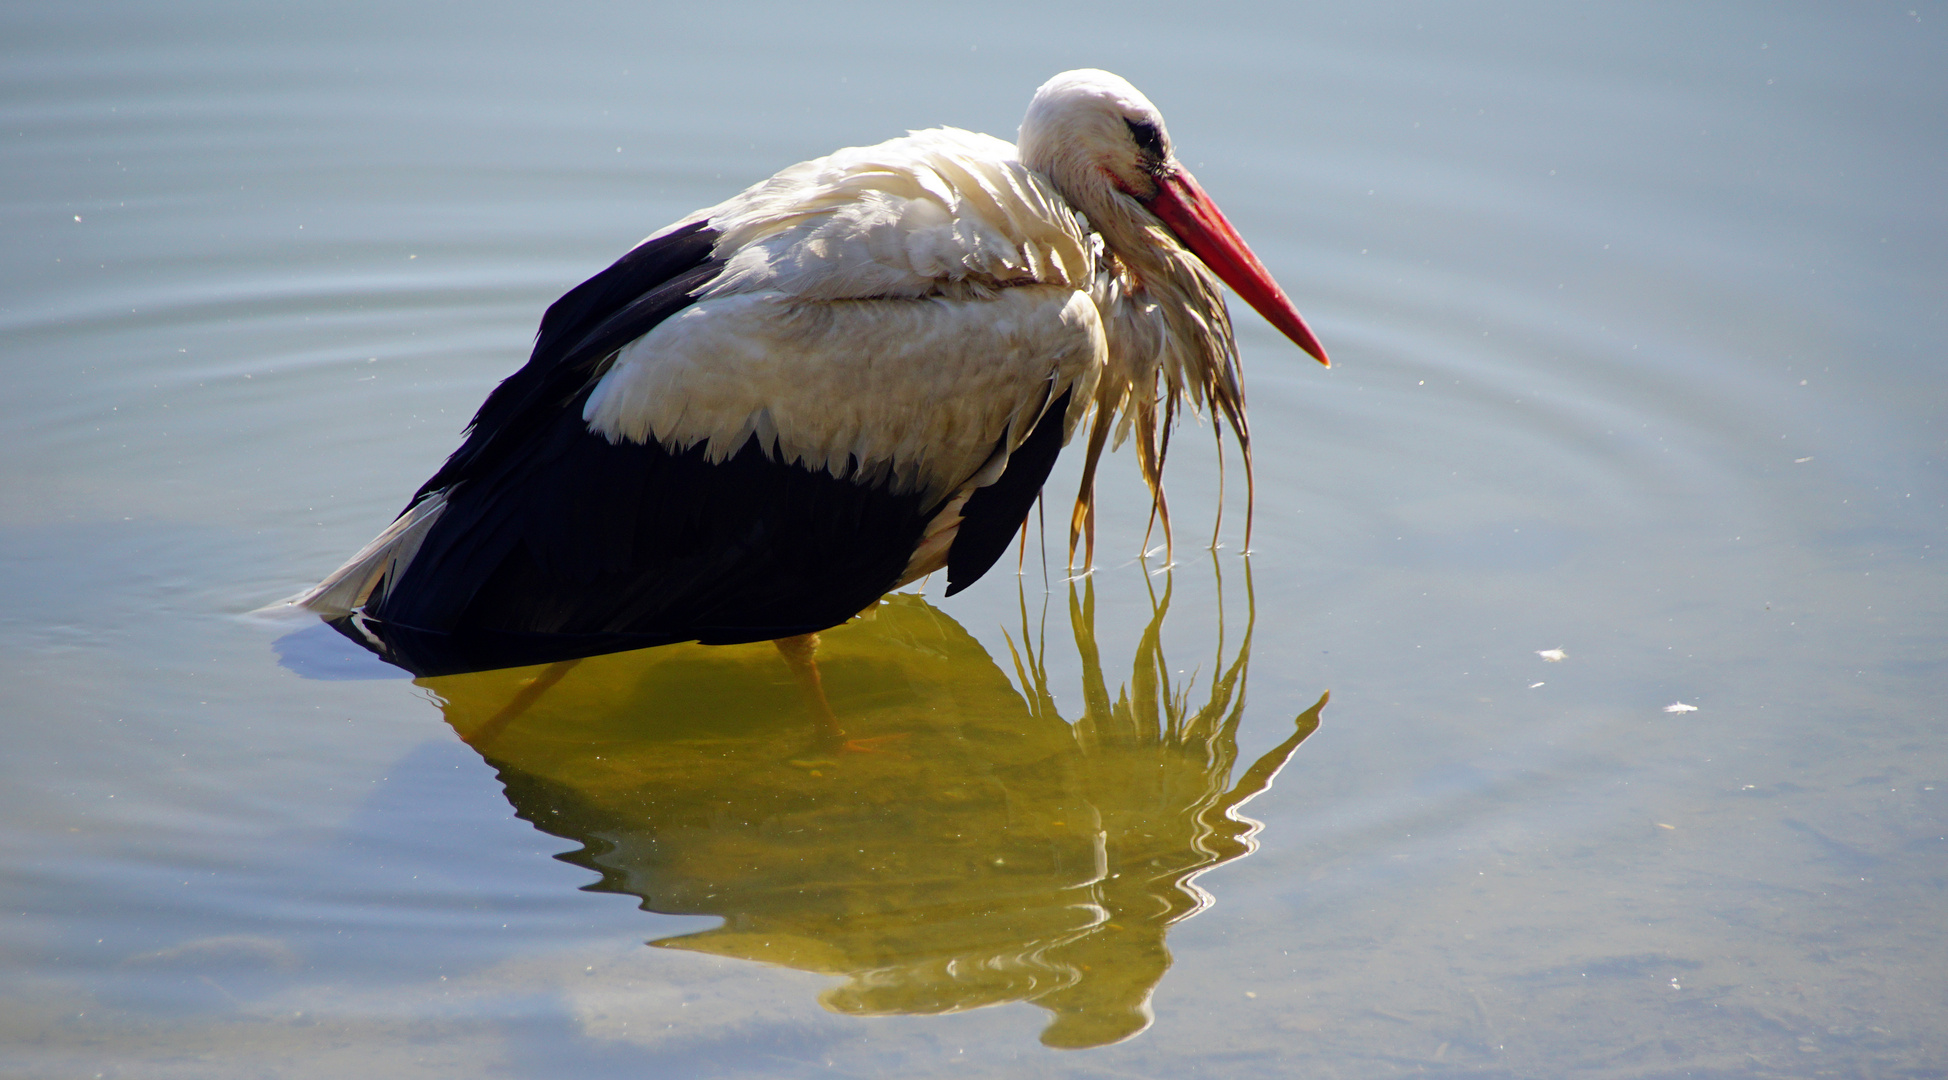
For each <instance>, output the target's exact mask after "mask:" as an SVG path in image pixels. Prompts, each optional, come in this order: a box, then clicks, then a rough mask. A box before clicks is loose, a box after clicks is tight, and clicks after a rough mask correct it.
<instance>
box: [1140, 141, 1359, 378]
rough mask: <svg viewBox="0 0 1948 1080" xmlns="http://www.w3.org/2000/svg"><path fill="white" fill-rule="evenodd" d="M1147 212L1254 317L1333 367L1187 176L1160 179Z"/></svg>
mask: <svg viewBox="0 0 1948 1080" xmlns="http://www.w3.org/2000/svg"><path fill="white" fill-rule="evenodd" d="M1149 206H1150V212H1151V213H1153V214H1155V215H1157V217H1159V218H1161V219H1162V220H1163V223H1164V225H1165V226H1167V227H1168V228H1169V229H1170V231H1171V232H1173V233H1176V234H1177V239H1179V240H1182V241H1183V242H1184V246H1185V247H1187V248H1189V249H1190V250H1191V254H1193V255H1196V256H1197V257H1198V258H1200V259H1202V260H1204V265H1205V266H1208V267H1210V268H1211V271H1212V272H1213V273H1215V274H1217V276H1218V277H1219V278H1222V279H1223V281H1224V283H1225V284H1226V285H1229V286H1231V288H1232V289H1233V290H1234V291H1236V292H1237V294H1238V295H1239V296H1240V297H1242V298H1243V299H1244V302H1245V303H1247V304H1250V305H1251V306H1252V307H1254V308H1256V309H1257V311H1258V314H1260V315H1263V316H1264V317H1265V320H1266V321H1267V322H1269V323H1271V324H1272V325H1273V326H1276V327H1278V329H1279V332H1280V333H1283V334H1284V335H1285V336H1286V337H1289V338H1291V339H1292V341H1293V343H1294V344H1296V345H1298V347H1299V348H1301V349H1304V350H1305V351H1306V352H1307V353H1309V354H1311V356H1312V358H1313V359H1315V360H1317V361H1319V362H1320V363H1322V364H1324V365H1326V366H1327V367H1331V366H1332V361H1331V360H1328V359H1326V350H1325V347H1324V346H1322V345H1320V344H1319V339H1318V338H1316V337H1314V336H1312V328H1311V327H1309V326H1307V325H1306V324H1305V320H1304V319H1302V318H1300V317H1299V309H1298V308H1296V307H1293V306H1292V301H1291V300H1290V299H1289V298H1287V297H1286V295H1285V290H1284V289H1281V288H1279V287H1278V282H1276V281H1273V280H1272V275H1271V272H1270V271H1268V270H1266V269H1265V264H1264V263H1261V262H1259V261H1258V256H1256V255H1253V254H1252V253H1251V249H1250V248H1249V247H1246V246H1245V240H1244V237H1242V236H1239V235H1238V230H1236V229H1234V228H1232V227H1231V223H1230V222H1229V221H1226V220H1224V215H1223V214H1221V213H1219V212H1218V208H1217V204H1216V203H1214V202H1212V201H1211V197H1210V196H1209V195H1206V194H1204V189H1203V188H1202V187H1199V186H1198V184H1197V181H1196V180H1195V179H1193V178H1192V177H1191V175H1190V173H1188V172H1186V171H1184V170H1183V169H1182V168H1178V169H1177V170H1176V171H1175V172H1173V173H1170V174H1168V175H1166V176H1163V177H1161V178H1160V179H1159V180H1158V182H1157V194H1156V197H1155V198H1153V199H1152V200H1150V203H1149Z"/></svg>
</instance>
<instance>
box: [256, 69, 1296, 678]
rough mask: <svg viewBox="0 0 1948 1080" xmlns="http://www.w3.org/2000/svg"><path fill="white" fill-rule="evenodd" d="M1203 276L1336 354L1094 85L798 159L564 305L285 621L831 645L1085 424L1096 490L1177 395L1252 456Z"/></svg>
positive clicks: (1138, 99) (470, 656)
mask: <svg viewBox="0 0 1948 1080" xmlns="http://www.w3.org/2000/svg"><path fill="white" fill-rule="evenodd" d="M1096 143H1103V144H1105V145H1104V146H1102V147H1100V148H1098V149H1097V150H1095V151H1093V152H1092V151H1091V147H1092V146H1093V145H1094V144H1096ZM1146 185H1147V186H1146ZM1207 207H1208V212H1207V213H1205V217H1204V218H1203V219H1202V220H1200V219H1199V218H1198V216H1197V215H1198V214H1199V213H1202V212H1205V211H1206V208H1207ZM1173 217H1176V218H1178V219H1179V220H1178V221H1176V222H1173V221H1172V220H1171V219H1172V218H1173ZM1213 222H1214V223H1215V224H1213ZM1186 233H1189V234H1191V235H1190V236H1188V237H1186V236H1185V235H1184V234H1186ZM1213 238H1215V239H1213ZM1200 243H1203V244H1204V245H1205V246H1206V247H1207V248H1209V249H1210V250H1207V251H1199V250H1198V245H1199V244H1200ZM1186 244H1189V247H1188V248H1187V247H1186ZM1194 252H1195V254H1193V253H1194ZM1212 252H1217V253H1218V254H1216V255H1213V254H1212ZM1200 256H1201V258H1200ZM1227 258H1228V259H1230V262H1229V263H1226V262H1225V259H1227ZM1206 264H1209V265H1210V268H1209V269H1207V266H1206ZM1240 267H1242V269H1240ZM1211 270H1216V271H1217V272H1218V273H1221V274H1223V275H1224V277H1225V278H1226V280H1230V281H1232V283H1233V285H1234V287H1239V288H1240V290H1241V293H1242V294H1243V295H1244V296H1245V298H1246V299H1247V300H1249V301H1251V302H1252V303H1253V305H1254V306H1256V307H1259V308H1260V310H1261V311H1266V313H1267V314H1268V316H1271V317H1273V321H1274V323H1275V324H1279V325H1280V326H1281V329H1285V330H1286V331H1287V333H1288V334H1289V335H1291V336H1293V337H1294V339H1295V340H1298V341H1299V342H1300V344H1301V345H1302V346H1304V347H1306V348H1307V349H1308V351H1310V352H1312V353H1313V354H1314V355H1315V356H1318V357H1319V358H1320V359H1321V360H1322V361H1323V360H1324V354H1323V352H1321V351H1320V350H1319V348H1318V345H1317V343H1316V341H1314V340H1313V339H1312V338H1311V334H1310V331H1307V330H1305V328H1304V324H1303V322H1301V321H1300V320H1299V318H1298V313H1297V312H1296V311H1295V310H1293V309H1292V308H1291V304H1290V303H1289V301H1286V300H1285V299H1284V297H1283V294H1282V293H1279V292H1278V291H1277V286H1276V285H1275V284H1272V283H1271V279H1270V277H1269V275H1267V274H1265V272H1264V270H1263V268H1262V267H1261V266H1258V265H1257V262H1256V260H1255V259H1253V258H1252V257H1251V255H1250V252H1249V251H1248V250H1247V249H1245V247H1244V244H1243V241H1241V240H1238V239H1237V237H1236V234H1235V233H1234V232H1231V231H1230V228H1229V226H1228V225H1226V224H1224V223H1223V219H1222V217H1221V216H1218V215H1217V213H1216V210H1215V208H1214V207H1209V206H1208V200H1206V199H1204V198H1203V196H1202V192H1201V191H1199V190H1198V189H1197V188H1196V185H1195V183H1194V182H1193V181H1191V180H1190V179H1189V176H1188V174H1187V173H1184V172H1183V171H1182V169H1181V166H1179V165H1177V163H1176V162H1175V160H1174V159H1173V158H1171V156H1170V154H1169V148H1168V142H1167V137H1166V136H1164V134H1163V128H1162V121H1161V118H1160V117H1158V116H1157V115H1156V110H1155V108H1154V107H1153V106H1151V105H1150V104H1149V103H1148V101H1146V100H1144V99H1143V98H1142V96H1141V95H1140V94H1137V93H1136V91H1135V90H1134V89H1133V88H1131V87H1129V85H1128V84H1127V83H1124V82H1123V81H1122V80H1120V79H1117V78H1116V77H1115V76H1113V75H1108V74H1107V73H1103V72H1071V73H1068V74H1067V75H1063V76H1058V77H1057V78H1056V79H1055V80H1052V81H1051V82H1050V83H1049V84H1047V85H1046V86H1044V87H1043V88H1042V90H1041V91H1040V92H1039V93H1038V94H1037V96H1036V99H1035V102H1034V103H1033V104H1032V105H1031V107H1030V110H1029V114H1028V117H1027V119H1026V120H1025V121H1024V123H1023V127H1022V150H1021V152H1020V153H1019V154H1018V153H1017V151H1016V148H1015V147H1014V146H1011V145H1009V144H1008V143H1006V142H1003V141H1001V140H998V139H994V138H991V137H989V136H984V135H976V134H972V133H969V132H965V131H959V130H955V129H947V128H943V129H935V130H930V131H922V132H915V133H913V134H911V135H909V136H907V137H905V138H901V139H894V140H892V141H890V142H886V143H881V144H879V145H877V146H870V147H861V148H853V149H847V150H841V151H839V152H837V153H835V154H832V155H830V156H828V157H824V158H819V159H817V160H814V161H809V162H805V163H803V164H800V165H796V166H793V167H791V168H789V169H786V170H784V171H783V172H781V173H779V174H778V175H776V176H774V177H772V178H771V179H769V180H766V181H764V182H762V183H760V184H757V185H755V186H754V187H751V188H749V189H748V190H746V191H744V192H743V193H741V194H739V195H738V196H736V197H734V198H732V199H731V200H729V201H727V202H725V203H722V204H720V205H718V206H715V207H711V208H709V209H706V210H701V211H698V212H697V213H695V214H693V215H691V216H690V217H688V218H686V219H684V220H682V221H680V222H677V223H676V224H674V225H671V226H670V227H668V228H666V229H664V230H662V231H661V232H658V233H656V234H655V235H653V236H651V237H650V238H649V239H647V240H645V241H643V242H642V243H641V244H640V245H638V246H637V247H636V248H634V249H633V250H631V251H630V252H629V253H628V254H626V255H624V256H623V257H622V258H621V259H619V260H618V261H617V262H616V263H615V264H614V265H612V266H611V267H609V268H608V269H607V270H604V271H603V272H602V273H600V274H597V275H596V276H595V277H593V278H591V279H589V280H588V281H586V282H584V283H583V284H581V285H579V286H577V287H576V288H574V289H573V290H570V291H569V292H568V293H567V294H566V295H565V296H563V297H562V298H561V299H560V300H558V301H557V302H556V303H555V304H554V305H553V306H552V307H550V308H549V309H548V312H547V314H546V315H545V316H544V317H543V319H542V322H541V328H540V331H539V334H538V335H537V339H536V343H535V347H534V352H533V354H532V356H531V357H530V359H529V360H528V363H527V364H526V366H524V367H523V368H522V369H521V370H520V371H518V372H516V373H515V374H514V375H513V376H512V377H510V378H509V379H507V380H506V381H505V382H503V383H502V384H501V385H500V386H499V387H498V388H496V389H495V390H494V391H493V393H492V394H490V395H489V396H488V398H487V401H486V402H485V404H483V405H482V406H481V409H480V411H479V413H478V415H476V416H475V418H474V420H473V423H472V424H471V426H470V427H469V429H468V434H467V438H466V440H465V441H464V442H463V444H462V445H461V446H460V448H459V449H458V450H457V451H455V452H454V454H453V455H452V457H450V458H449V459H448V460H447V462H446V464H445V465H444V466H443V467H442V468H441V469H440V470H439V471H438V472H437V473H435V474H434V475H433V477H432V478H431V479H429V480H428V481H427V482H426V483H425V484H424V485H423V486H422V487H421V488H420V490H419V491H418V492H417V493H416V494H415V495H414V497H413V499H412V501H411V502H410V503H409V504H408V506H407V508H406V510H405V511H404V512H403V513H402V514H401V515H400V517H399V518H398V519H397V520H396V521H395V522H394V523H393V525H392V526H391V527H390V528H388V529H387V530H386V531H385V532H384V533H383V534H381V535H380V536H379V538H378V539H376V540H374V541H373V542H372V543H371V544H370V545H368V546H367V547H366V548H365V549H364V550H363V551H361V552H359V553H358V554H357V555H355V556H354V557H353V558H352V559H351V561H349V562H348V563H346V564H345V566H343V567H341V568H340V569H339V570H338V571H336V572H335V573H334V574H333V575H331V577H329V578H327V579H326V580H325V581H324V582H322V583H321V584H319V585H318V586H317V587H315V588H313V589H311V590H310V591H308V592H306V593H304V594H302V595H300V596H299V597H296V598H294V600H293V602H294V603H296V604H298V605H300V606H303V607H306V608H309V609H311V610H313V611H316V612H318V613H319V614H321V615H323V616H324V617H325V618H327V619H329V620H332V621H333V623H334V625H337V626H338V627H339V628H340V629H341V630H343V631H345V632H346V633H347V634H348V635H349V636H352V637H353V638H354V640H358V641H360V642H361V643H362V644H365V645H366V646H368V647H370V648H372V649H374V650H375V651H377V652H379V653H380V654H381V655H383V656H385V657H386V658H387V659H390V660H392V661H393V662H395V663H398V664H400V665H401V666H404V667H407V668H408V669H411V670H413V671H415V672H418V673H422V674H433V673H445V672H453V671H462V670H476V669H482V668H488V667H499V666H508V665H513V664H528V663H540V662H544V661H553V660H562V659H569V658H573V657H578V656H587V655H593V654H596V653H600V652H608V651H615V650H618V649H625V648H636V647H642V646H647V645H656V644H666V643H671V642H677V641H688V640H697V641H702V642H704V643H706V644H729V643H734V642H742V641H756V640H764V639H777V638H785V637H791V636H794V635H801V634H807V633H812V632H815V631H817V630H820V629H824V628H826V627H830V626H834V625H837V624H839V623H841V622H844V621H845V620H846V619H848V618H850V617H851V616H853V615H854V614H856V613H858V612H859V611H860V610H862V609H863V608H865V607H867V606H869V605H870V604H871V603H872V602H873V601H874V600H876V599H877V598H878V597H879V596H880V595H882V594H884V593H885V592H887V591H890V590H891V589H894V588H897V587H898V586H900V585H901V584H904V583H906V582H908V581H912V580H915V579H917V578H919V577H921V576H924V575H926V574H929V573H932V572H934V571H937V570H941V569H945V570H946V571H947V580H948V585H947V592H948V594H949V595H952V594H953V593H955V592H958V591H959V590H961V589H963V588H965V587H967V586H968V585H969V584H971V583H972V582H973V581H974V580H975V579H977V578H979V577H980V576H981V575H982V574H983V573H984V572H986V570H987V569H988V568H989V567H990V566H991V565H992V564H993V563H994V561H995V560H996V559H997V558H998V557H999V556H1000V554H1001V553H1002V551H1003V550H1004V549H1005V548H1006V547H1007V545H1008V542H1009V540H1010V539H1011V537H1012V536H1013V535H1014V533H1015V532H1016V530H1018V529H1019V528H1020V527H1021V524H1022V521H1023V519H1024V518H1025V517H1026V515H1027V513H1028V511H1029V509H1030V508H1031V507H1032V505H1033V502H1034V499H1035V497H1036V496H1037V495H1038V494H1039V492H1040V490H1041V487H1042V484H1043V482H1044V481H1045V480H1046V478H1047V476H1048V473H1049V470H1050V469H1051V468H1052V466H1053V464H1054V461H1055V458H1056V456H1057V454H1058V452H1059V451H1060V449H1061V447H1062V446H1063V445H1064V444H1065V443H1066V442H1067V441H1068V440H1069V438H1070V436H1071V435H1072V434H1073V433H1074V431H1075V430H1076V429H1077V427H1078V425H1079V424H1081V423H1082V421H1083V420H1084V418H1085V417H1087V416H1090V415H1092V414H1093V415H1094V417H1095V425H1094V434H1093V435H1092V438H1091V440H1090V444H1091V446H1090V467H1089V472H1090V473H1091V474H1092V475H1093V468H1094V462H1095V458H1096V456H1097V455H1098V454H1099V453H1100V451H1101V449H1102V445H1103V441H1104V438H1105V436H1106V434H1107V432H1108V431H1109V429H1110V424H1111V422H1112V420H1113V419H1114V418H1115V417H1116V416H1117V415H1119V414H1121V415H1124V416H1126V417H1130V418H1132V420H1133V422H1134V423H1135V425H1136V427H1137V428H1138V431H1139V435H1140V440H1139V445H1140V447H1141V446H1149V447H1152V448H1153V449H1159V450H1160V448H1161V445H1162V443H1161V442H1160V440H1159V437H1158V436H1159V434H1160V432H1159V428H1158V422H1157V411H1156V406H1157V402H1158V401H1159V400H1160V399H1159V388H1160V389H1161V393H1162V397H1161V400H1163V401H1164V402H1165V403H1166V411H1165V413H1164V419H1163V430H1165V431H1167V426H1168V422H1169V419H1170V416H1171V409H1172V408H1173V407H1174V403H1175V401H1176V400H1177V399H1178V398H1179V397H1181V396H1186V395H1187V396H1189V397H1190V398H1191V403H1192V404H1193V405H1196V404H1199V403H1202V402H1206V401H1208V402H1209V403H1210V404H1211V405H1212V407H1213V408H1214V409H1216V410H1218V411H1220V412H1222V413H1223V414H1224V415H1225V416H1226V418H1227V419H1229V420H1230V421H1231V424H1232V426H1233V429H1234V430H1235V431H1236V432H1237V433H1238V434H1239V436H1240V438H1241V440H1242V438H1243V436H1244V427H1243V399H1242V392H1241V390H1240V389H1239V388H1238V382H1237V362H1236V350H1235V347H1234V346H1233V344H1232V340H1231V327H1230V322H1229V318H1228V316H1227V315H1226V313H1225V309H1224V305H1223V300H1222V298H1221V296H1220V294H1219V292H1218V289H1217V286H1216V283H1215V281H1214V280H1213V278H1212V274H1211ZM1234 278H1235V279H1236V280H1233V279H1234ZM1240 282H1242V283H1243V284H1240ZM1249 289H1256V290H1257V292H1256V293H1254V292H1251V291H1247V290H1249ZM1146 417H1147V423H1146ZM1144 462H1145V473H1146V476H1149V475H1151V474H1152V472H1153V471H1154V470H1160V468H1161V454H1160V453H1151V454H1148V455H1145V456H1144ZM1153 466H1154V470H1153ZM1153 484H1154V481H1153Z"/></svg>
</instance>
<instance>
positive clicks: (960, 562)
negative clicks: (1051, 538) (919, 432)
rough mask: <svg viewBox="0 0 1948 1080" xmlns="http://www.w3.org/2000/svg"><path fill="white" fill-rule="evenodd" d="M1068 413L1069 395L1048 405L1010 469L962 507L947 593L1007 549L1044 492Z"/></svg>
mask: <svg viewBox="0 0 1948 1080" xmlns="http://www.w3.org/2000/svg"><path fill="white" fill-rule="evenodd" d="M1068 411H1069V395H1068V394H1066V393H1065V394H1063V395H1062V396H1061V397H1060V398H1057V399H1056V400H1055V402H1054V403H1053V404H1051V405H1050V406H1049V407H1048V409H1047V411H1045V412H1043V413H1042V418H1041V420H1040V421H1038V422H1037V423H1036V424H1035V430H1033V431H1031V432H1029V433H1028V437H1027V438H1026V439H1023V440H1022V441H1021V445H1020V446H1018V447H1016V448H1015V452H1014V453H1013V454H1010V455H1009V456H1008V467H1007V468H1006V469H1004V470H1002V472H1001V476H1000V478H999V479H997V480H995V482H994V483H992V484H989V485H988V486H987V487H984V488H979V489H977V490H976V491H975V492H974V494H972V495H970V496H968V499H967V504H966V505H965V506H963V507H961V512H960V517H961V522H960V530H959V531H958V532H956V533H955V534H954V543H953V546H952V547H950V548H948V549H947V595H948V596H952V595H954V594H955V593H957V592H959V591H961V590H962V589H965V588H967V587H968V586H969V585H972V584H974V583H975V582H976V581H979V580H980V579H981V575H983V574H985V573H987V572H988V569H989V568H990V567H992V566H993V565H994V562H995V560H996V559H999V558H1000V557H1001V553H1002V552H1004V551H1006V550H1008V541H1010V540H1013V539H1014V537H1015V532H1016V530H1018V529H1020V528H1021V523H1022V522H1024V521H1026V520H1028V511H1029V510H1031V509H1033V508H1034V506H1035V496H1037V495H1040V494H1041V493H1042V485H1043V484H1044V483H1046V482H1047V481H1048V474H1049V470H1051V469H1053V468H1055V458H1056V456H1057V455H1058V454H1060V453H1061V452H1062V426H1063V423H1064V417H1065V416H1066V414H1067V413H1068Z"/></svg>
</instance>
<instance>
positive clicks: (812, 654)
mask: <svg viewBox="0 0 1948 1080" xmlns="http://www.w3.org/2000/svg"><path fill="white" fill-rule="evenodd" d="M771 644H773V645H776V646H777V647H778V655H780V656H782V657H784V658H785V666H787V667H789V668H791V674H792V677H793V678H795V679H797V680H798V685H799V687H800V688H801V689H803V690H804V691H805V698H806V700H807V701H809V702H810V703H811V707H812V719H813V721H815V722H816V723H817V724H818V729H819V733H820V734H822V735H824V736H825V737H826V738H828V739H834V740H837V739H843V738H845V729H844V728H841V727H840V726H839V718H838V717H837V716H835V715H834V714H833V712H832V703H831V702H829V701H827V700H826V699H825V683H824V681H823V680H821V679H820V678H819V676H818V655H817V653H818V635H817V634H798V635H796V636H794V637H783V638H778V639H777V640H775V641H773V642H772V643H771Z"/></svg>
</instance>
